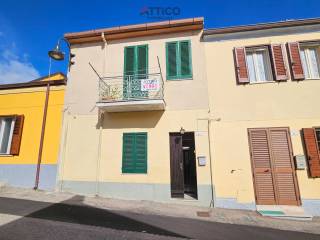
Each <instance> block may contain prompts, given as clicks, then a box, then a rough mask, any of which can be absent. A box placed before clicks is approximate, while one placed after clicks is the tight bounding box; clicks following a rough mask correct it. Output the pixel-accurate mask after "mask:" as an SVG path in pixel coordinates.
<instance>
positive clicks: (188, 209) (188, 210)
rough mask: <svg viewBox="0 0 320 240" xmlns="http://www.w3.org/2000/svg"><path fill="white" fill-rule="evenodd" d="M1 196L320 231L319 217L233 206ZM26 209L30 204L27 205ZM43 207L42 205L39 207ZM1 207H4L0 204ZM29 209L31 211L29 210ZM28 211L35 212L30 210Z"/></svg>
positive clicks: (4, 219) (1, 193) (40, 194)
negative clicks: (285, 216)
mask: <svg viewBox="0 0 320 240" xmlns="http://www.w3.org/2000/svg"><path fill="white" fill-rule="evenodd" d="M0 198H12V199H24V200H33V201H39V202H43V203H59V202H63V203H65V204H70V205H81V206H83V205H86V206H92V207H96V208H100V209H106V210H111V211H123V212H129V213H135V214H141V215H159V216H169V217H179V218H190V219H196V220H202V221H211V222H220V223H230V224H240V225H249V226H260V227H266V228H274V229H280V230H291V231H298V232H307V233H314V234H320V218H314V219H313V220H312V221H306V222H304V221H291V220H279V219H273V218H268V217H262V216H260V215H258V214H257V213H256V212H253V211H247V210H231V209H220V208H214V209H208V208H203V207H192V206H186V205H177V204H167V203H156V202H150V201H129V200H118V199H108V198H100V197H85V196H79V195H75V194H71V193H57V192H44V191H34V190H32V189H21V188H13V187H2V188H0ZM26 208H27V207H26ZM39 208H41V206H39ZM0 210H1V206H0ZM26 211H28V210H26ZM29 211H34V210H33V209H29ZM208 211H209V212H210V216H209V217H199V216H198V215H197V212H208ZM15 219H16V218H15V217H14V216H12V215H8V214H3V213H2V212H1V211H0V225H2V224H5V223H8V222H10V221H13V220H15Z"/></svg>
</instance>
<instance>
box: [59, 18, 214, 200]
mask: <svg viewBox="0 0 320 240" xmlns="http://www.w3.org/2000/svg"><path fill="white" fill-rule="evenodd" d="M202 30H203V19H202V18H199V19H187V20H181V21H180V20H179V21H171V22H169V21H167V22H161V23H153V24H142V25H133V26H126V27H119V28H111V29H103V30H98V31H94V32H83V33H75V34H66V35H65V37H66V38H67V39H68V41H69V42H70V44H71V51H72V53H74V54H75V55H76V56H75V58H74V61H75V64H74V65H73V66H72V68H71V70H70V72H69V76H68V77H69V78H70V79H71V81H69V82H68V86H67V91H66V100H65V101H66V102H65V104H66V112H65V117H64V119H65V121H64V132H65V135H64V139H63V140H62V147H61V149H62V151H61V159H62V160H61V167H60V174H59V183H60V185H59V187H60V190H62V191H72V192H77V193H83V194H91V195H100V196H106V197H115V198H125V199H144V200H156V201H164V202H174V201H178V202H181V203H188V202H192V203H194V204H202V205H208V206H209V204H210V202H211V200H212V186H211V175H210V164H209V162H208V161H207V162H206V163H204V164H203V165H202V166H199V165H198V164H196V159H197V158H199V157H202V158H204V161H205V159H207V158H208V155H209V146H208V136H207V127H208V125H207V120H206V118H207V113H208V107H209V105H208V91H207V82H206V74H205V62H204V60H205V59H204V45H203V44H201V42H200V38H201V34H202ZM182 133H184V134H182ZM184 164H185V167H184V168H183V165H184ZM187 165H188V167H187ZM183 171H185V173H183ZM184 177H185V179H184Z"/></svg>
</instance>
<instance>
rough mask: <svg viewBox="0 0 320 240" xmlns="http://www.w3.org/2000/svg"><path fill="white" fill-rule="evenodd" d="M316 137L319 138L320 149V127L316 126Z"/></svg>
mask: <svg viewBox="0 0 320 240" xmlns="http://www.w3.org/2000/svg"><path fill="white" fill-rule="evenodd" d="M315 131H316V139H317V143H318V149H319V150H320V128H316V129H315Z"/></svg>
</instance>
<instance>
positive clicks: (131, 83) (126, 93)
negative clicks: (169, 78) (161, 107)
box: [99, 73, 163, 102]
mask: <svg viewBox="0 0 320 240" xmlns="http://www.w3.org/2000/svg"><path fill="white" fill-rule="evenodd" d="M156 99H157V100H160V99H163V79H162V76H161V73H150V74H135V75H125V76H114V77H103V78H101V79H100V80H99V101H100V102H120V101H139V100H156Z"/></svg>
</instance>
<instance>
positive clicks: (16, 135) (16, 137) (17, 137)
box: [10, 115, 24, 155]
mask: <svg viewBox="0 0 320 240" xmlns="http://www.w3.org/2000/svg"><path fill="white" fill-rule="evenodd" d="M23 121H24V116H23V115H17V116H16V119H15V124H14V129H13V134H12V141H11V149H10V154H11V155H18V154H19V150H20V144H21V138H22V129H23Z"/></svg>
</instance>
